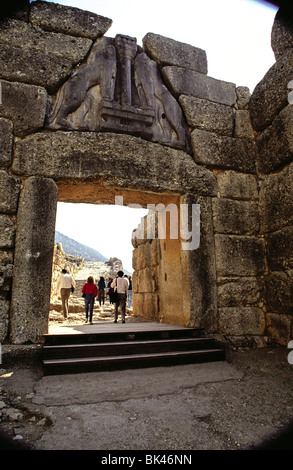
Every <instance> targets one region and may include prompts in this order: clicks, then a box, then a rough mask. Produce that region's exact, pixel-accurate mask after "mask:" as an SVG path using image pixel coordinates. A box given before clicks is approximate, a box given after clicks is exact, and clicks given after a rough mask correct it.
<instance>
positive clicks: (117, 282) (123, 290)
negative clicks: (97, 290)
mask: <svg viewBox="0 0 293 470" xmlns="http://www.w3.org/2000/svg"><path fill="white" fill-rule="evenodd" d="M117 274H118V277H116V279H114V281H113V282H112V284H111V287H112V288H113V289H114V290H117V293H118V302H116V303H115V320H114V323H117V319H118V307H119V305H120V309H121V316H122V323H125V308H126V298H127V290H128V286H129V282H128V279H127V278H126V277H123V275H124V273H123V271H118V273H117Z"/></svg>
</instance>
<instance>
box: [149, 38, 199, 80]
mask: <svg viewBox="0 0 293 470" xmlns="http://www.w3.org/2000/svg"><path fill="white" fill-rule="evenodd" d="M142 43H143V47H144V50H145V52H146V53H147V54H148V55H149V56H150V57H151V58H152V59H153V60H155V61H156V62H157V63H158V64H159V65H160V66H161V67H164V66H165V65H178V66H179V67H185V68H187V69H191V70H194V71H196V72H199V73H204V74H206V73H207V56H206V52H205V51H203V50H202V49H199V48H198V47H194V46H190V45H189V44H184V43H182V42H179V41H175V40H174V39H170V38H166V37H164V36H160V35H159V34H153V33H147V34H146V36H145V37H144V38H143V40H142Z"/></svg>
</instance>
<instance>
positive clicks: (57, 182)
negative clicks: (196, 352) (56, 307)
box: [0, 1, 293, 347]
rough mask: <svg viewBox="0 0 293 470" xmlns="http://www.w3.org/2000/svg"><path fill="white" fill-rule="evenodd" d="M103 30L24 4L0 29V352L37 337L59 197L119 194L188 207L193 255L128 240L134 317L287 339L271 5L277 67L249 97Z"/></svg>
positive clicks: (246, 339) (85, 18)
mask: <svg viewBox="0 0 293 470" xmlns="http://www.w3.org/2000/svg"><path fill="white" fill-rule="evenodd" d="M111 23H112V22H111V20H110V19H108V18H104V17H101V16H99V15H96V14H93V13H89V12H86V11H82V10H79V9H77V8H73V7H66V6H62V5H58V4H56V3H50V2H43V1H34V2H32V3H29V2H27V6H26V8H24V9H22V10H21V11H18V12H15V13H14V14H12V15H10V17H7V18H6V19H5V20H3V21H2V22H1V24H0V86H1V98H2V102H1V105H0V138H1V151H0V342H4V341H6V342H10V343H12V344H24V343H27V342H32V343H37V342H39V341H40V340H41V338H42V335H43V334H44V333H47V330H48V315H49V305H50V291H51V274H52V258H53V251H54V230H55V219H56V209H57V202H58V201H63V202H76V203H77V202H84V203H92V204H99V203H104V204H105V203H106V204H114V202H115V197H116V196H120V197H123V202H124V204H127V205H128V204H140V205H141V206H142V207H147V205H148V204H153V205H155V206H157V205H160V204H163V205H165V207H168V206H171V205H172V207H177V208H178V210H179V211H180V206H181V205H185V206H186V205H188V207H192V206H193V205H197V206H198V205H199V207H200V244H199V246H198V248H197V249H194V250H182V245H181V242H182V240H181V238H180V237H177V238H176V237H174V238H172V237H171V236H166V238H165V239H162V238H159V237H158V236H157V234H156V235H155V236H154V237H152V238H150V237H148V236H147V235H148V234H145V236H143V237H141V236H140V237H138V233H142V229H141V227H137V228H136V229H135V230H134V237H133V246H134V252H133V268H134V273H133V291H134V299H133V306H134V312H135V314H137V315H141V316H143V317H146V318H149V319H152V320H155V321H163V322H166V323H173V324H178V325H183V326H194V327H202V328H205V329H206V331H207V332H208V333H211V334H216V335H220V336H222V338H223V339H224V340H225V341H227V342H229V343H230V344H233V345H234V346H249V347H262V346H266V345H267V344H270V343H277V344H281V345H287V344H288V343H289V341H290V339H291V338H292V313H293V294H292V292H293V281H292V269H293V255H292V253H293V228H292V222H293V202H292V201H293V197H292V165H293V163H292V160H293V149H292V138H291V134H292V120H293V107H292V105H291V104H290V102H289V100H288V93H289V91H290V90H289V89H288V83H289V82H290V81H292V80H293V72H292V70H293V39H292V38H293V31H292V29H291V28H290V27H289V26H288V23H287V22H286V21H285V19H284V17H283V15H282V9H280V10H279V12H278V14H277V15H276V18H275V22H274V25H272V47H273V50H274V53H275V57H276V62H275V64H274V65H273V66H272V67H271V68H270V70H269V71H268V72H267V73H266V75H265V76H264V77H263V79H262V80H261V82H260V83H259V84H258V85H257V86H256V88H255V90H254V92H253V94H252V95H250V93H249V90H248V89H247V87H245V86H238V87H236V85H235V84H233V83H228V82H225V81H222V80H220V79H216V78H214V77H210V76H208V75H207V58H206V54H205V52H204V51H203V50H202V49H199V48H197V47H193V46H191V45H187V44H183V43H180V42H178V41H174V40H173V39H171V38H165V37H163V36H160V35H159V34H153V33H148V34H146V36H145V37H144V39H143V43H142V45H141V46H140V45H138V44H137V42H136V39H135V38H132V37H129V36H126V35H122V34H117V35H116V37H115V38H111V37H108V36H106V33H107V31H108V29H109V28H110V26H111ZM8 58H9V60H8ZM168 220H169V219H168ZM167 225H168V224H167ZM167 228H168V227H167ZM169 228H170V227H169ZM167 232H168V230H167Z"/></svg>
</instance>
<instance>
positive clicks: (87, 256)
mask: <svg viewBox="0 0 293 470" xmlns="http://www.w3.org/2000/svg"><path fill="white" fill-rule="evenodd" d="M55 243H62V248H63V251H64V252H65V253H67V254H69V255H73V256H81V257H82V258H83V259H84V261H108V258H105V256H103V255H102V254H101V253H99V252H98V251H97V250H94V249H93V248H90V247H89V246H86V245H83V244H82V243H79V242H77V241H75V240H72V238H69V237H67V236H66V235H63V234H62V233H60V232H57V231H55Z"/></svg>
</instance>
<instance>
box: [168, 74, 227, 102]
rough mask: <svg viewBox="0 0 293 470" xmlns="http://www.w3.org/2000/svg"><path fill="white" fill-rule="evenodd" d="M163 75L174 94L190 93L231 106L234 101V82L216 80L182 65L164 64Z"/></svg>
mask: <svg viewBox="0 0 293 470" xmlns="http://www.w3.org/2000/svg"><path fill="white" fill-rule="evenodd" d="M162 74H163V77H164V79H165V81H166V83H167V85H168V87H169V89H170V90H171V92H172V93H173V94H174V95H175V96H177V97H178V96H179V95H182V94H183V95H191V96H194V97H195V98H202V99H205V100H209V101H214V102H215V103H220V104H226V105H228V106H233V105H234V104H235V103H236V92H235V85H234V83H229V82H224V81H222V80H217V79H215V78H213V77H208V76H206V75H203V74H201V73H198V72H195V71H193V70H189V69H185V68H183V67H175V66H166V67H163V69H162Z"/></svg>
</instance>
